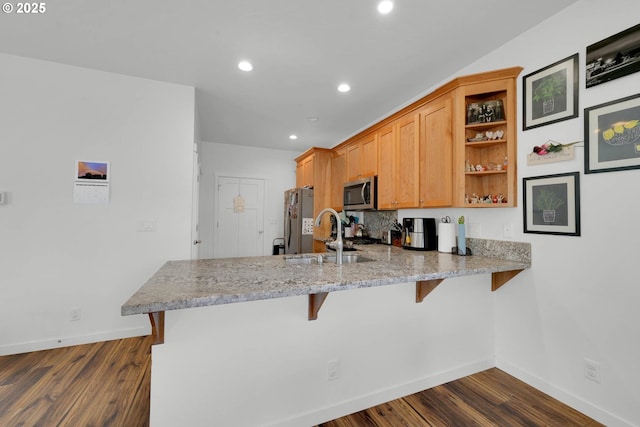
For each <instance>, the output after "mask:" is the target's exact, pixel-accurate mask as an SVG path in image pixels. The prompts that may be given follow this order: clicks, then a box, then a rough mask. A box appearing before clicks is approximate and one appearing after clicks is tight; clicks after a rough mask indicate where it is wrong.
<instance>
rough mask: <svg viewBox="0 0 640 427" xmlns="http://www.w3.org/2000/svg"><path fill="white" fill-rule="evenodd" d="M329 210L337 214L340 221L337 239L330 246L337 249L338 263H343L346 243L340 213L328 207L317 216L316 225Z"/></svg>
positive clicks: (337, 219) (337, 220)
mask: <svg viewBox="0 0 640 427" xmlns="http://www.w3.org/2000/svg"><path fill="white" fill-rule="evenodd" d="M327 212H329V213H330V214H331V215H333V216H335V217H336V222H337V223H338V235H337V236H336V240H334V241H333V242H330V243H328V245H329V247H330V248H332V249H335V250H336V264H338V265H342V248H343V247H344V245H343V243H342V221H341V220H340V215H338V212H336V211H335V209H331V208H326V209H323V210H321V211H320V213H319V214H318V216H317V217H316V222H315V224H316V225H315V226H316V227H317V226H319V225H320V218H321V217H322V215H323V214H325V213H327Z"/></svg>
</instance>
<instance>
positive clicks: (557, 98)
mask: <svg viewBox="0 0 640 427" xmlns="http://www.w3.org/2000/svg"><path fill="white" fill-rule="evenodd" d="M522 91H523V96H522V101H523V106H522V111H523V120H522V123H523V130H528V129H533V128H535V127H539V126H544V125H548V124H551V123H556V122H560V121H563V120H569V119H572V118H574V117H578V54H577V53H576V54H575V55H572V56H570V57H568V58H565V59H563V60H560V61H558V62H556V63H553V64H551V65H548V66H546V67H544V68H542V69H540V70H538V71H535V72H533V73H531V74H527V75H526V76H524V77H522Z"/></svg>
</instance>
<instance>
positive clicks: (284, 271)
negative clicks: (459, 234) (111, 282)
mask: <svg viewBox="0 0 640 427" xmlns="http://www.w3.org/2000/svg"><path fill="white" fill-rule="evenodd" d="M467 241H468V246H469V247H470V248H471V249H472V250H473V253H474V255H473V256H466V257H462V256H457V255H452V254H446V253H438V252H433V251H430V252H421V251H407V250H403V249H400V248H397V247H393V246H384V245H366V246H361V247H359V248H358V249H359V250H358V251H357V253H358V254H359V255H360V256H363V257H366V258H369V259H370V260H371V261H369V262H361V263H354V264H344V265H342V266H338V265H335V264H332V263H329V262H324V263H323V264H322V265H318V264H309V265H295V264H293V265H292V264H289V263H288V262H287V261H286V260H285V257H286V256H282V255H276V256H263V257H248V258H232V259H209V260H193V261H169V262H167V263H166V264H165V265H164V266H163V267H162V268H161V269H160V270H159V271H158V272H157V273H156V274H155V275H154V276H153V277H151V279H150V280H149V281H148V282H147V283H146V284H144V285H143V286H142V287H141V288H140V289H139V290H138V291H137V292H136V293H135V294H134V295H133V296H132V297H131V298H130V299H129V300H128V301H127V302H126V303H125V304H124V305H123V306H122V308H121V312H122V314H123V315H135V314H149V315H150V317H151V319H152V321H155V322H156V323H155V325H154V333H155V334H156V339H158V338H165V343H164V344H162V345H155V346H153V368H152V383H151V384H152V386H151V420H152V425H154V426H163V425H167V426H169V425H175V423H176V422H180V420H182V421H184V420H185V418H184V417H185V416H186V417H187V419H188V420H190V422H191V423H192V424H191V425H211V424H206V422H213V424H215V425H292V426H293V425H298V426H299V425H305V424H307V423H308V424H309V425H312V424H313V423H318V422H320V420H322V419H328V418H327V417H331V416H337V415H339V414H342V413H348V411H350V410H351V408H352V407H353V408H358V407H361V406H362V405H368V404H369V403H375V402H376V401H377V400H375V399H378V398H380V397H379V396H384V397H382V398H383V399H389V398H391V397H394V396H396V397H398V396H399V395H400V394H402V393H408V392H411V391H413V390H419V389H424V388H427V387H430V386H432V385H436V384H438V383H442V382H443V381H448V380H450V379H454V378H457V377H459V376H463V375H467V374H470V373H473V372H477V371H478V370H482V369H486V368H488V367H491V366H492V364H493V362H492V361H491V360H490V356H489V354H490V353H491V351H492V350H491V348H492V346H493V344H492V343H491V336H492V332H491V330H492V327H491V321H490V316H491V311H492V309H491V307H490V306H491V300H492V299H491V298H490V294H491V292H490V289H491V288H492V287H493V289H497V287H499V286H500V285H501V284H503V283H505V282H506V281H507V280H509V279H510V278H511V277H513V276H515V275H516V274H517V273H519V272H520V271H522V270H525V269H528V268H529V267H530V266H531V258H530V245H529V244H528V243H518V242H509V241H495V240H482V239H468V240H467ZM309 256H311V255H309ZM313 256H314V257H317V256H318V254H314V255H313ZM469 276H478V278H477V279H476V278H475V277H469ZM464 277H467V279H464ZM445 279H450V280H451V284H450V286H449V285H448V284H449V280H445ZM443 280H445V282H444V283H443V284H442V285H441V286H438V285H439V284H440V283H441V282H442V281H443ZM460 280H462V282H460ZM490 282H492V284H490ZM390 285H393V286H390ZM461 285H462V286H464V289H460V286H461ZM436 286H438V292H434V293H433V294H431V295H433V296H431V295H430V296H429V297H428V298H424V297H425V295H426V294H428V293H429V292H430V291H432V290H433V289H435V288H436ZM414 287H415V291H414V290H413V289H414ZM441 288H442V289H441ZM455 288H458V289H455ZM385 289H386V290H385ZM342 290H349V292H336V291H342ZM414 292H415V293H414ZM451 292H460V294H459V295H458V296H456V297H454V298H452V299H451V300H450V299H449V298H451V297H450V296H447V295H448V294H450V293H451ZM329 293H331V294H330V295H329ZM436 293H437V295H436ZM327 295H329V298H328V299H327V300H326V303H325V304H324V306H323V311H322V313H321V316H320V319H319V320H317V321H315V322H307V321H305V320H306V319H305V317H306V318H307V319H310V318H313V315H315V316H317V314H318V309H319V305H320V303H321V302H322V301H318V299H319V298H321V299H322V300H324V297H326V296H327ZM400 295H401V296H400ZM344 296H346V297H347V298H344ZM414 296H415V301H417V302H420V301H422V300H423V299H424V302H423V303H421V304H416V303H415V302H414V300H413V298H414ZM301 298H304V299H307V298H308V303H309V307H308V308H309V312H308V313H306V310H305V309H306V307H305V302H303V301H304V300H302V299H301ZM394 298H397V300H394ZM452 301H453V302H452ZM234 303H242V304H234ZM314 304H316V306H315V307H314ZM434 304H435V305H434ZM451 304H453V306H451ZM467 305H469V306H468V307H467ZM444 307H450V308H448V309H447V311H446V312H442V310H443V308H444ZM391 310H395V311H399V312H400V313H401V314H393V315H392V317H389V316H390V315H391V314H390V311H391ZM457 310H459V312H456V311H457ZM160 313H162V317H160V316H159V314H160ZM165 313H166V316H167V317H166V323H165V322H164V314H165ZM358 313H359V314H358ZM154 316H155V317H154ZM303 316H304V317H303ZM343 316H344V317H343ZM354 316H355V317H354ZM405 316H407V318H406V319H404V320H403V318H404V317H405ZM469 316H471V319H468V317H469ZM345 318H346V319H349V320H348V321H346V322H345ZM425 319H428V320H425ZM160 320H162V324H160V323H159V321H160ZM460 321H464V322H465V325H461V324H460V325H459V322H460ZM336 322H337V324H336ZM407 322H409V323H408V324H407ZM439 323H440V324H439ZM165 325H166V335H165V334H164V332H165V331H164V330H163V331H160V330H159V329H160V328H161V327H162V328H163V327H164V326H165ZM401 325H404V326H401ZM389 327H391V328H393V332H391V331H387V330H386V329H387V328H389ZM414 328H418V332H417V335H416V331H413V332H412V330H413V329H414ZM430 328H433V330H434V331H438V330H440V331H442V332H445V331H449V330H450V331H452V332H451V333H447V336H445V337H438V336H431V337H430V338H429V336H430V334H432V332H429V330H430ZM459 328H462V329H461V334H459V333H458V329H459ZM160 332H162V333H160ZM369 334H374V336H381V337H383V339H384V345H383V346H382V347H380V345H375V346H374V347H373V348H375V350H373V349H370V348H369V346H370V345H372V344H373V343H371V338H368V336H369ZM405 334H410V335H411V338H410V339H407V338H406V337H405ZM396 340H401V341H398V342H396ZM443 340H444V341H445V342H446V344H443ZM449 340H453V341H452V342H455V344H450V343H449ZM159 341H160V342H161V341H162V340H159ZM422 342H424V343H425V345H433V346H434V348H433V349H432V350H429V355H428V356H426V357H425V355H423V356H420V359H416V361H413V362H412V363H408V362H407V361H406V358H407V357H409V358H413V357H414V355H415V357H418V356H419V354H420V353H422V352H423V351H424V350H419V347H420V346H421V345H423V344H421V343H422ZM354 345H355V346H356V347H353V346H354ZM405 345H409V346H410V347H411V348H414V350H412V351H409V350H403V347H404V346H405ZM416 346H418V347H416ZM466 346H469V349H468V350H467V349H465V347H466ZM386 348H389V349H393V350H394V353H392V354H389V353H388V352H387V350H385V349H386ZM451 351H453V352H454V353H452V354H448V353H449V352H451ZM416 352H417V353H416ZM332 357H334V358H336V360H338V363H342V364H343V366H344V370H343V372H342V374H341V375H342V377H341V378H340V379H339V380H337V382H327V380H326V367H327V358H332ZM397 358H400V359H399V360H396V359H397ZM431 359H433V360H431ZM402 360H404V361H402ZM356 361H357V362H356ZM427 362H428V364H429V365H431V366H430V368H429V369H428V371H424V368H419V366H421V365H423V364H424V363H427ZM352 363H356V365H354V366H351V364H352ZM371 364H373V365H375V364H378V365H376V366H379V364H383V365H388V367H387V368H385V372H383V373H381V372H378V373H377V374H376V375H371V376H369V374H368V372H370V371H371V370H372V369H373V367H371V366H369V365H371ZM415 364H418V368H415V369H414V367H412V366H413V365H415ZM238 366H242V368H238ZM323 366H324V368H323ZM394 366H395V367H394ZM229 367H231V368H229ZM318 367H320V369H318ZM376 369H377V368H376ZM431 369H436V374H434V373H428V372H431ZM323 372H324V374H323ZM352 375H353V376H354V377H355V378H358V379H357V380H355V383H354V384H355V385H354V386H353V387H350V388H349V389H348V391H346V392H337V391H335V390H334V391H331V390H332V388H331V387H332V386H333V387H335V385H336V384H342V385H344V384H345V383H350V382H351V381H352V380H351V377H352ZM363 375H364V377H363ZM364 378H366V379H364ZM247 384H251V386H250V387H251V389H250V390H247V389H246V387H247ZM398 384H401V385H400V386H398ZM300 389H303V390H305V391H304V392H303V393H300ZM380 390H383V391H382V392H380ZM384 390H386V391H384ZM335 393H337V395H334V394H335ZM345 393H346V394H345ZM380 393H381V394H380ZM373 395H375V399H374V398H373V397H371V396H373ZM370 399H374V400H370ZM345 401H347V402H349V403H346V404H345V403H344V402H345ZM244 405H255V407H254V410H253V412H252V411H243V410H242V406H244ZM344 405H347V406H346V407H344ZM350 405H352V406H350ZM333 406H336V407H335V408H334V407H333ZM327 408H329V409H327ZM238 417H240V418H238ZM288 417H292V418H291V419H288ZM234 422H235V423H237V424H233V423H234ZM216 423H219V424H216ZM229 423H231V424H229Z"/></svg>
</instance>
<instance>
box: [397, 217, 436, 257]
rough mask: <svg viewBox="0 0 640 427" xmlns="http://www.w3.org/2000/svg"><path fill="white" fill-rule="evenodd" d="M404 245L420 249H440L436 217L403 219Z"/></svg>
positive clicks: (406, 247)
mask: <svg viewBox="0 0 640 427" xmlns="http://www.w3.org/2000/svg"><path fill="white" fill-rule="evenodd" d="M402 247H403V248H405V249H413V250H418V251H435V250H436V249H438V237H437V236H436V220H435V218H404V219H403V220H402Z"/></svg>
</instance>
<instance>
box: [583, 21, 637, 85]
mask: <svg viewBox="0 0 640 427" xmlns="http://www.w3.org/2000/svg"><path fill="white" fill-rule="evenodd" d="M586 63H587V66H586V86H587V87H592V86H596V85H599V84H601V83H605V82H608V81H611V80H615V79H617V78H620V77H624V76H626V75H629V74H632V73H635V72H637V71H640V24H638V25H635V26H633V27H631V28H628V29H626V30H624V31H621V32H619V33H618V34H614V35H613V36H611V37H607V38H606V39H604V40H601V41H599V42H598V43H594V44H592V45H591V46H587V58H586Z"/></svg>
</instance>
